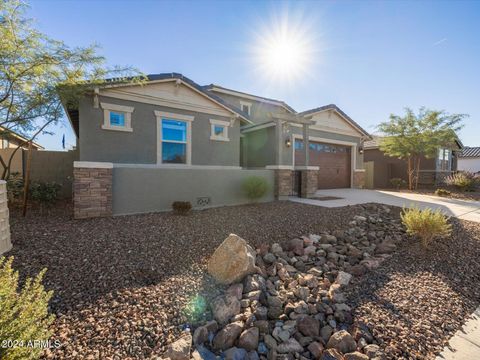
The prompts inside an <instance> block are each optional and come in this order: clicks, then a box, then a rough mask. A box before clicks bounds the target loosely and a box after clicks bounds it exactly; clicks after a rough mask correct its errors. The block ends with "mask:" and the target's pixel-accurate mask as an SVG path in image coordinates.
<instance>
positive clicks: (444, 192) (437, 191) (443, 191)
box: [435, 189, 452, 196]
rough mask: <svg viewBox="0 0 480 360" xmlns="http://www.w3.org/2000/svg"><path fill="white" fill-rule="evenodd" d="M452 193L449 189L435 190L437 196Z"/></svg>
mask: <svg viewBox="0 0 480 360" xmlns="http://www.w3.org/2000/svg"><path fill="white" fill-rule="evenodd" d="M451 194H452V193H451V192H450V191H448V190H447V189H437V190H435V195H437V196H450V195H451Z"/></svg>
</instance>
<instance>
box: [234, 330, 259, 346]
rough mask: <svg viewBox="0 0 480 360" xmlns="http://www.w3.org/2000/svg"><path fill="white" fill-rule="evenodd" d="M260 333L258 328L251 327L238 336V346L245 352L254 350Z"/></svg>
mask: <svg viewBox="0 0 480 360" xmlns="http://www.w3.org/2000/svg"><path fill="white" fill-rule="evenodd" d="M259 336H260V332H259V330H258V328H256V327H252V328H249V329H247V330H245V331H244V332H242V333H241V334H240V338H239V339H238V346H239V347H241V348H244V349H245V350H247V351H252V350H255V349H256V348H257V347H258V339H259Z"/></svg>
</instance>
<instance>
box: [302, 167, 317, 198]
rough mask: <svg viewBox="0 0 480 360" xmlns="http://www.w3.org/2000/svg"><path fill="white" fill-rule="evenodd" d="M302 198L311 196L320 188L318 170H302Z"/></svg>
mask: <svg viewBox="0 0 480 360" xmlns="http://www.w3.org/2000/svg"><path fill="white" fill-rule="evenodd" d="M301 189H302V190H301V192H302V193H301V194H300V196H301V197H302V198H310V197H312V196H313V195H315V192H316V191H317V190H318V170H309V169H307V170H302V185H301Z"/></svg>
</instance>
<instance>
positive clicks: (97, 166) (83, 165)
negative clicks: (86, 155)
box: [73, 161, 113, 169]
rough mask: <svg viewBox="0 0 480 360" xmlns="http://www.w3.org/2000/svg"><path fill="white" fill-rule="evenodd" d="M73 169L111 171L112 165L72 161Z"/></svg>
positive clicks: (109, 163)
mask: <svg viewBox="0 0 480 360" xmlns="http://www.w3.org/2000/svg"><path fill="white" fill-rule="evenodd" d="M73 167H76V168H93V169H111V168H113V163H111V162H98V161H74V162H73Z"/></svg>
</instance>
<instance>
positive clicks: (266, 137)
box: [242, 126, 275, 167]
mask: <svg viewBox="0 0 480 360" xmlns="http://www.w3.org/2000/svg"><path fill="white" fill-rule="evenodd" d="M243 143H244V147H243V149H244V154H243V164H242V165H243V166H245V167H265V166H267V165H275V127H274V126H272V127H268V128H265V129H261V130H257V131H252V132H248V133H245V134H244V138H243Z"/></svg>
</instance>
